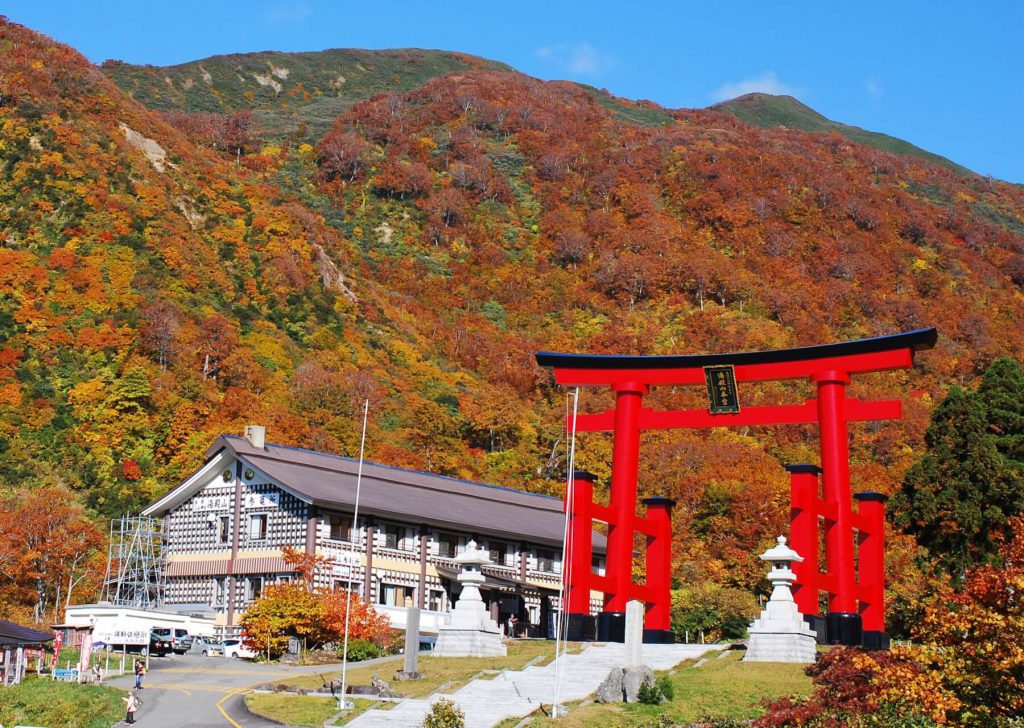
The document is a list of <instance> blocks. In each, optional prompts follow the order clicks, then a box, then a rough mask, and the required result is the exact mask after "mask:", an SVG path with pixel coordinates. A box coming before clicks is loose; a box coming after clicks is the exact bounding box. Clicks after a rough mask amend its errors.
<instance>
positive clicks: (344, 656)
mask: <svg viewBox="0 0 1024 728" xmlns="http://www.w3.org/2000/svg"><path fill="white" fill-rule="evenodd" d="M369 412H370V400H369V399H367V400H365V401H364V402H363V436H362V439H361V440H360V442H359V469H358V470H357V471H356V505H355V508H354V509H353V512H352V532H353V533H354V532H355V530H356V529H357V528H358V527H359V494H360V491H361V490H362V485H363V453H364V452H365V451H366V418H367V415H368V414H369ZM351 538H352V534H351V533H350V534H349V539H350V542H351ZM367 547H369V544H367ZM352 571H353V564H352V559H351V558H350V559H349V563H348V589H347V590H346V591H345V638H344V640H343V642H342V647H341V649H342V653H341V698H340V701H341V706H342V707H344V706H345V704H346V700H345V686H346V684H347V682H346V681H347V678H348V617H349V612H350V611H351V608H352Z"/></svg>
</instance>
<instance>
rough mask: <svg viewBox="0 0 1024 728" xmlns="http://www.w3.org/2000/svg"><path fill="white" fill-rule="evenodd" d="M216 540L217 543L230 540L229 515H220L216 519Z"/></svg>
mask: <svg viewBox="0 0 1024 728" xmlns="http://www.w3.org/2000/svg"><path fill="white" fill-rule="evenodd" d="M217 521H218V525H217V541H218V542H219V543H230V542H231V517H230V516H221V517H220V518H218V519H217Z"/></svg>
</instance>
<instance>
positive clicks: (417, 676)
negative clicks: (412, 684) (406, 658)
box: [391, 670, 423, 682]
mask: <svg viewBox="0 0 1024 728" xmlns="http://www.w3.org/2000/svg"><path fill="white" fill-rule="evenodd" d="M422 678H423V673H422V672H406V671H405V670H397V671H395V674H394V675H392V677H391V679H392V680H397V681H398V682H401V681H403V680H421V679H422Z"/></svg>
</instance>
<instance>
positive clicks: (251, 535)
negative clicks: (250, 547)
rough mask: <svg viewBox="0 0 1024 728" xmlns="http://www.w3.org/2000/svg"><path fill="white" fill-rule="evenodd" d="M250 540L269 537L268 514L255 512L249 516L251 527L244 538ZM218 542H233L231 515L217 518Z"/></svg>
mask: <svg viewBox="0 0 1024 728" xmlns="http://www.w3.org/2000/svg"><path fill="white" fill-rule="evenodd" d="M246 537H247V538H248V540H249V541H264V540H266V538H267V514H266V513H255V514H253V515H250V516H249V528H248V529H247V530H246V531H245V534H243V538H246ZM217 543H221V544H229V543H231V516H220V517H218V519H217Z"/></svg>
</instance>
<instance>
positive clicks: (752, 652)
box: [743, 630, 816, 664]
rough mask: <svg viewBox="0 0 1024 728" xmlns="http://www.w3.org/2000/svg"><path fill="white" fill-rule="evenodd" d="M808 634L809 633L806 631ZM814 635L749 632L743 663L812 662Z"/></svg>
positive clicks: (811, 633)
mask: <svg viewBox="0 0 1024 728" xmlns="http://www.w3.org/2000/svg"><path fill="white" fill-rule="evenodd" d="M808 632H810V631H809V630H808ZM815 644H816V643H815V640H814V633H813V632H810V633H809V634H793V633H774V634H772V633H765V632H762V633H757V632H754V631H753V630H751V634H750V643H749V644H748V646H747V653H746V654H745V655H744V656H743V661H744V662H798V663H802V664H809V663H812V662H814V654H815Z"/></svg>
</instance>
